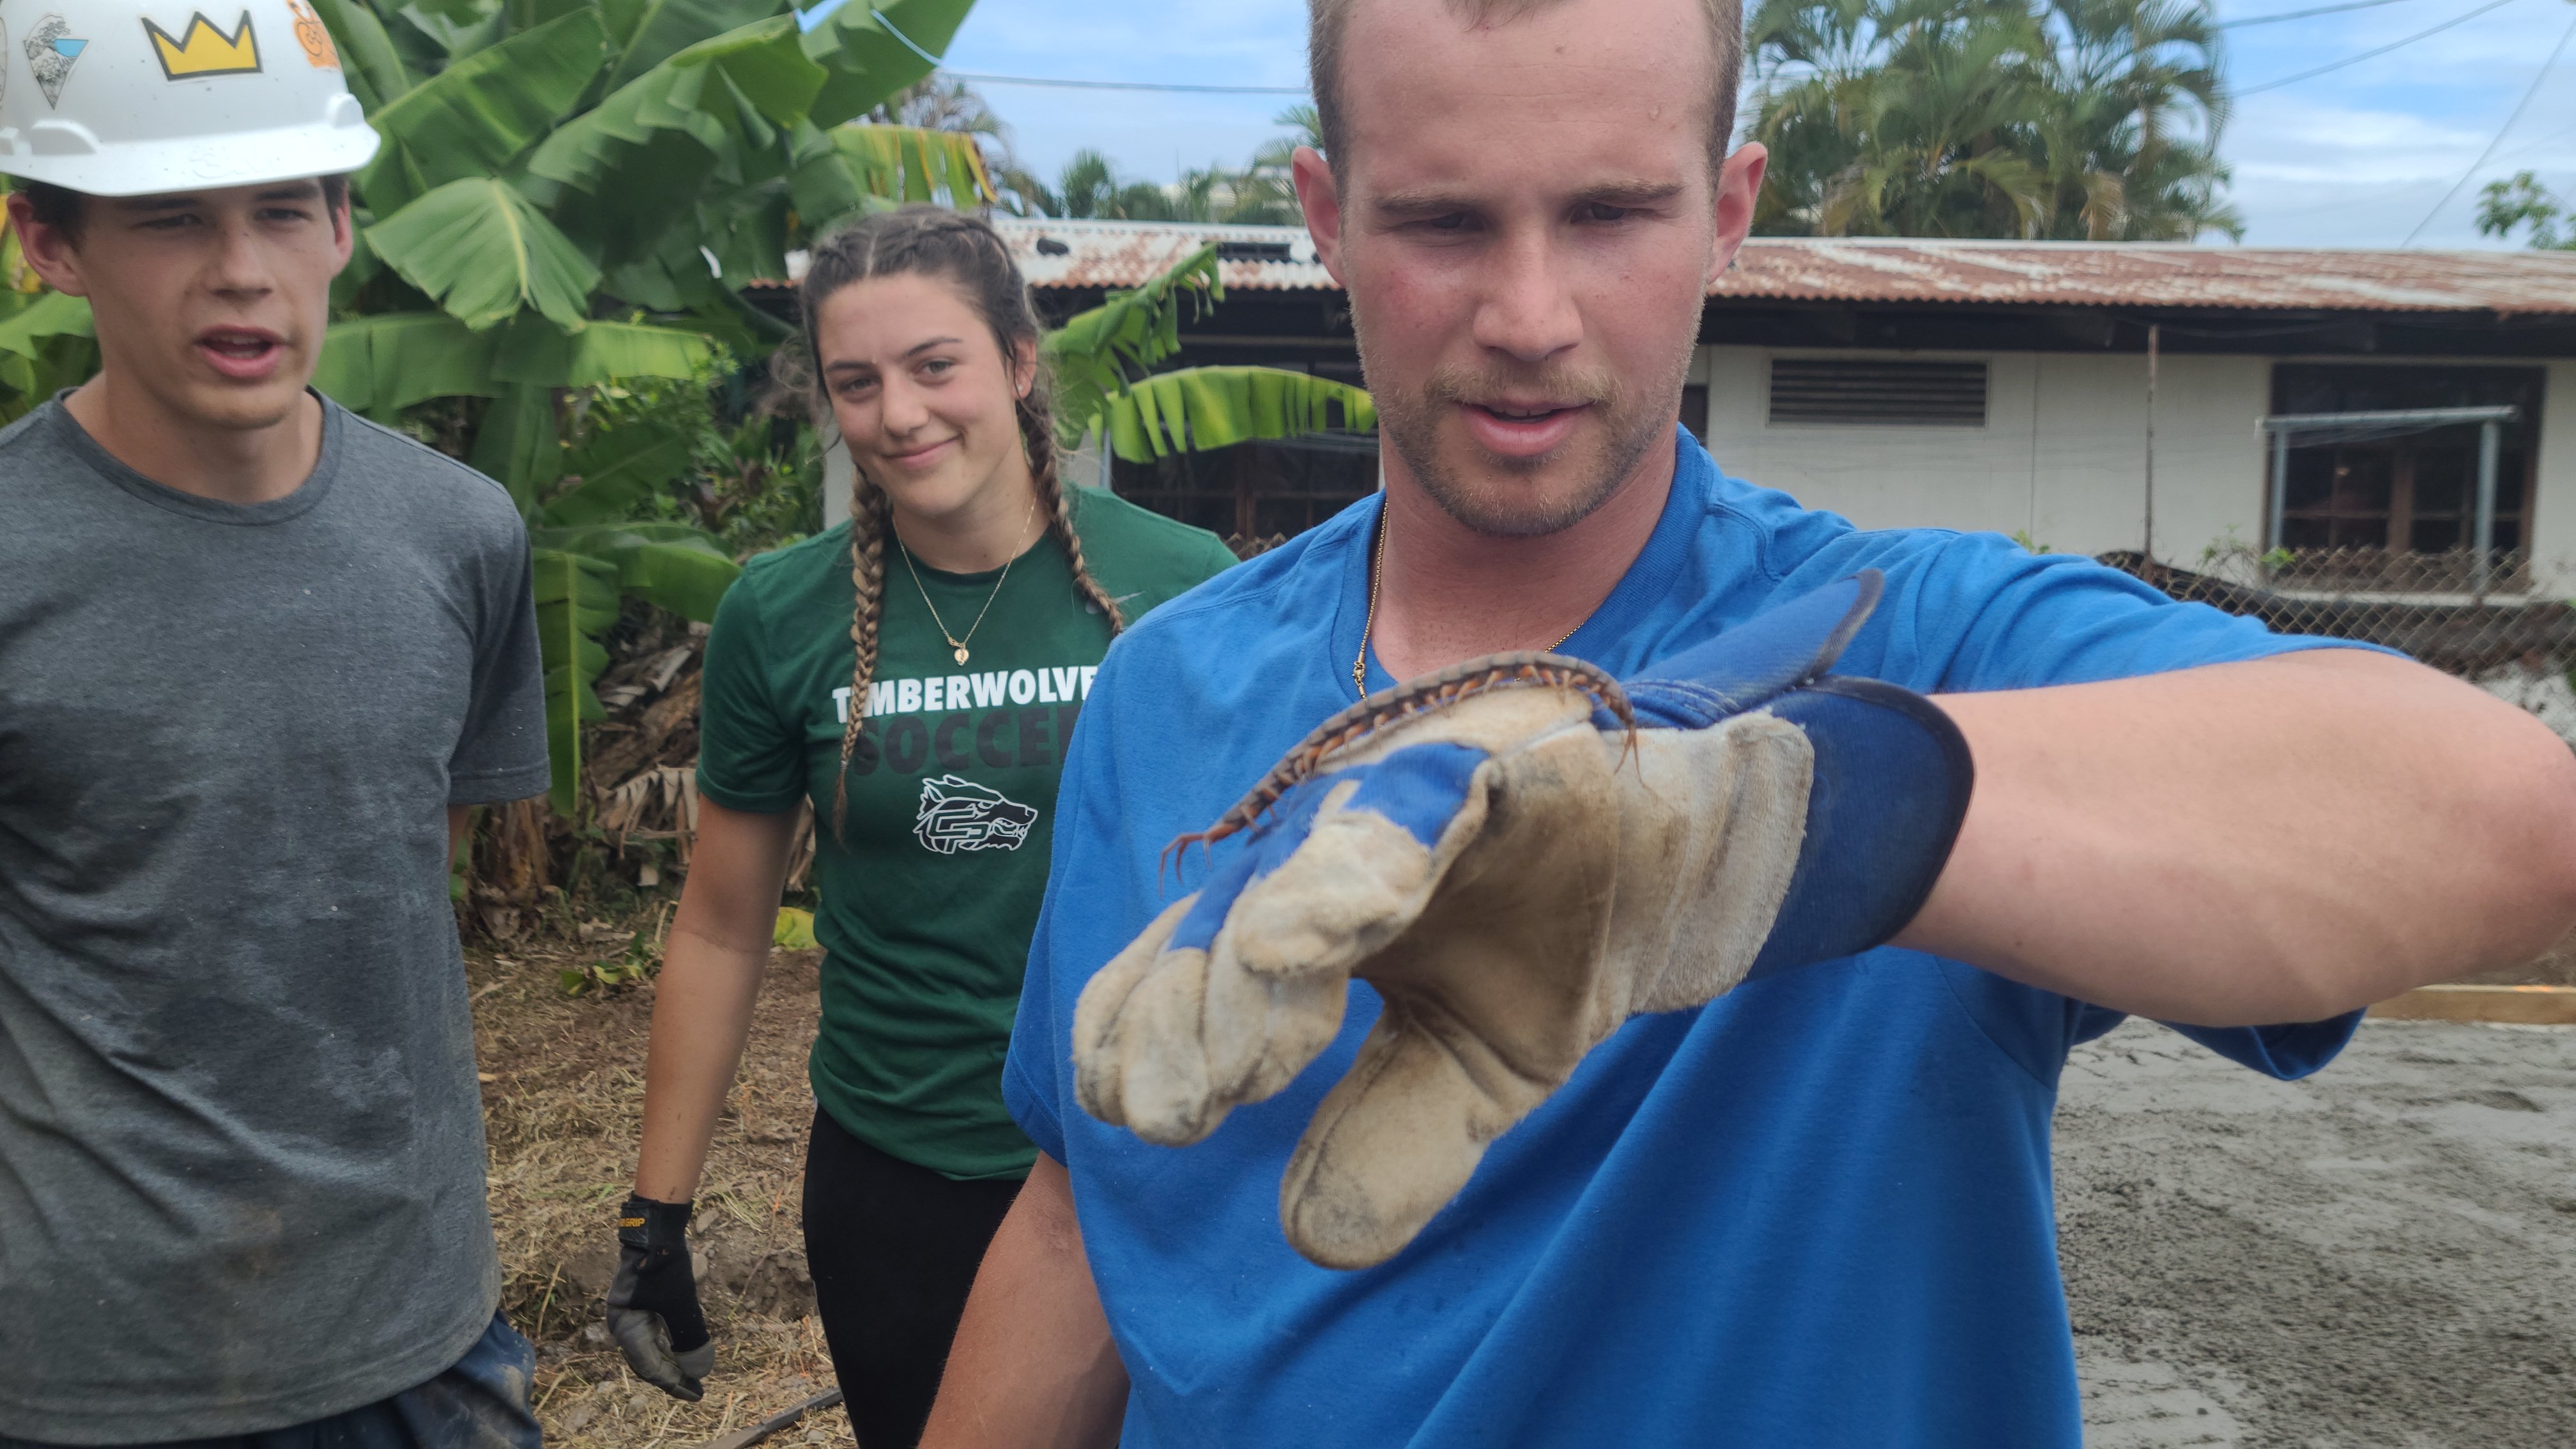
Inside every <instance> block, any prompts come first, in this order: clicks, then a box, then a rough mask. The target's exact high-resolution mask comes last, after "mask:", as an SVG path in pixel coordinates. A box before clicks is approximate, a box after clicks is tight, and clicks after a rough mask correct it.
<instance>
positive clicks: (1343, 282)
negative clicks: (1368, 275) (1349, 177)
mask: <svg viewBox="0 0 2576 1449" xmlns="http://www.w3.org/2000/svg"><path fill="white" fill-rule="evenodd" d="M1288 177H1289V180H1290V181H1292V182H1294V183H1295V184H1296V187H1297V207H1298V209H1299V210H1300V211H1303V212H1304V213H1305V214H1306V235H1307V236H1309V237H1312V238H1313V239H1314V242H1315V260H1317V261H1319V262H1322V263H1323V264H1324V270H1325V272H1327V273H1328V274H1330V275H1331V277H1332V279H1333V282H1334V284H1335V285H1337V286H1340V287H1344V288H1348V287H1349V285H1350V283H1349V280H1348V279H1347V278H1345V277H1344V276H1343V275H1342V197H1341V191H1340V188H1339V187H1338V186H1336V185H1335V184H1334V181H1333V168H1332V167H1331V166H1330V165H1329V164H1327V163H1326V162H1325V160H1324V153H1322V152H1321V151H1318V150H1316V149H1315V148H1314V147H1312V146H1300V147H1298V148H1297V154H1296V155H1295V156H1294V157H1293V158H1291V159H1290V161H1289V162H1288Z"/></svg>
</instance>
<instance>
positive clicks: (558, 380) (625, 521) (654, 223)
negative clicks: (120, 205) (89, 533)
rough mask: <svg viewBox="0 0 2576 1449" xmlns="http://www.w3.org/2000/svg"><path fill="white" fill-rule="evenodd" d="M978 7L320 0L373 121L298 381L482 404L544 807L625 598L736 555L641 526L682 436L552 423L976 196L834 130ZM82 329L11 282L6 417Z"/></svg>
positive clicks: (390, 413)
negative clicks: (543, 736)
mask: <svg viewBox="0 0 2576 1449" xmlns="http://www.w3.org/2000/svg"><path fill="white" fill-rule="evenodd" d="M973 3H974V0H872V3H861V4H851V5H844V6H842V7H840V8H839V9H838V10H835V11H834V12H833V13H832V14H831V15H829V16H828V17H826V18H824V19H823V20H821V21H820V22H818V23H816V24H815V25H813V27H812V28H810V29H806V28H803V27H801V26H800V24H799V17H798V15H797V12H796V8H795V7H794V6H793V5H791V4H790V3H789V0H314V9H315V11H316V13H317V14H318V15H319V16H320V18H321V20H322V22H323V23H324V24H325V25H326V26H327V27H329V29H330V31H331V34H332V38H333V40H334V41H335V43H336V44H337V46H338V49H339V53H340V55H341V56H342V57H343V58H344V65H345V66H346V70H345V72H344V73H345V75H346V76H347V79H348V83H349V87H350V90H351V91H352V93H353V94H355V95H356V96H357V98H358V100H359V103H360V104H361V105H362V106H364V107H365V108H366V111H367V114H368V119H369V121H370V122H371V123H372V124H373V125H374V126H375V128H376V131H377V133H378V135H379V136H381V137H382V139H383V145H382V148H381V149H380V150H379V151H378V153H377V155H376V157H375V159H374V160H373V161H371V162H370V163H369V164H368V165H367V166H366V168H365V169H364V170H362V171H360V172H359V173H358V174H357V175H356V176H354V177H352V178H351V182H352V193H353V197H352V200H353V208H354V211H353V219H354V220H355V222H356V223H357V232H358V234H357V242H356V247H355V249H354V254H353V256H352V258H351V262H350V265H349V267H348V268H347V270H346V271H345V272H344V273H343V275H342V276H341V278H340V280H339V282H338V283H337V284H336V285H335V286H334V289H333V305H334V319H335V320H334V322H333V325H332V326H331V328H330V331H329V333H328V335H327V338H326V341H325V345H324V348H323V353H322V356H321V359H320V365H319V367H318V369H317V372H316V375H315V379H314V381H315V385H316V386H317V387H319V388H320V389H321V390H322V391H324V392H325V393H327V394H329V395H330V396H332V397H333V398H335V399H337V400H338V401H339V402H340V403H341V404H342V405H344V406H346V407H349V408H351V409H353V410H355V411H359V412H363V413H366V414H368V415H369V416H371V417H374V418H376V419H378V420H380V421H385V422H391V421H394V420H395V419H396V418H397V417H398V416H399V415H401V414H402V413H403V412H404V410H406V409H409V408H413V407H415V406H418V405H420V404H423V403H429V402H434V401H438V400H441V399H480V400H482V401H481V402H480V403H479V404H477V405H475V406H476V408H477V410H478V412H479V418H478V421H477V422H476V425H475V428H474V431H473V435H472V437H471V440H470V444H469V446H468V449H467V457H468V461H470V462H471V463H473V464H474V465H475V466H476V467H478V468H480V469H481V470H483V471H484V472H486V473H488V474H490V475H491V476H492V477H494V478H496V479H498V480H500V481H501V482H502V483H503V484H504V485H505V486H506V487H508V488H509V490H510V492H511V495H512V497H513V498H515V499H516V500H517V501H518V504H519V507H520V511H521V513H522V514H523V515H524V516H525V517H526V518H527V520H528V524H529V530H530V538H531V540H532V542H533V543H534V544H535V546H536V550H537V553H536V559H537V590H538V594H537V597H538V611H539V619H540V626H541V631H542V632H541V637H542V640H543V644H544V649H545V656H546V658H545V663H546V668H547V679H548V689H547V696H548V697H547V707H548V723H549V728H550V732H551V738H552V740H553V745H554V749H553V757H554V781H553V784H554V789H553V799H554V804H555V806H556V808H557V809H558V810H559V811H563V812H565V813H571V812H573V811H575V810H576V809H577V808H578V805H579V790H578V786H579V781H580V763H581V760H580V725H581V723H582V722H583V721H585V720H588V719H592V718H596V717H597V716H598V715H599V713H600V709H599V702H598V699H597V697H596V696H595V695H594V694H592V692H591V681H592V680H594V679H596V678H597V676H598V674H599V672H600V670H601V669H602V668H603V667H604V666H605V664H606V654H605V652H604V650H602V648H601V647H600V645H599V642H598V637H599V633H600V631H601V630H603V629H605V628H606V627H607V626H608V625H609V624H610V623H612V622H613V621H614V620H615V618H616V616H617V607H618V603H619V600H620V599H621V598H624V597H636V598H642V599H645V600H648V601H650V602H653V603H656V604H659V605H661V606H663V607H666V608H671V609H674V610H677V611H678V612H680V613H682V614H684V615H687V616H688V617H690V618H693V619H699V620H705V619H709V618H712V617H713V614H714V610H715V602H716V600H717V599H718V598H719V597H721V595H722V594H723V591H724V586H725V585H726V584H727V583H729V582H731V580H732V578H733V575H734V573H735V567H734V565H733V563H732V561H731V560H730V559H728V558H727V557H726V556H725V554H724V552H723V550H722V549H721V547H719V546H718V545H717V544H716V542H715V540H714V539H713V538H712V537H710V536H708V535H706V534H704V533H703V532H700V531H699V530H696V529H692V528H688V527H686V526H684V525H680V524H674V523H667V522H659V521H653V520H652V519H650V517H649V516H648V515H649V509H647V508H646V506H645V505H646V504H647V502H648V501H649V499H650V498H651V496H652V495H653V494H654V493H656V492H657V491H658V490H660V489H661V488H663V487H664V486H666V485H667V484H668V483H669V482H670V481H671V480H673V479H675V478H677V477H679V476H681V475H682V474H683V473H684V472H685V471H686V470H687V468H688V467H689V465H690V452H691V448H690V443H689V440H685V439H678V440H675V439H672V438H667V437H658V436H653V435H652V430H651V429H649V428H637V427H629V428H627V429H624V430H622V431H619V432H611V433H607V434H603V435H602V436H601V437H599V438H595V439H591V440H588V441H582V442H578V443H576V442H575V441H574V440H568V439H566V438H565V437H564V436H563V435H562V430H561V420H562V418H563V417H564V416H565V415H566V414H567V411H568V410H567V408H566V406H565V403H566V400H567V397H568V394H569V393H570V391H571V390H573V389H579V388H584V387H591V386H598V385H605V384H613V383H616V382H619V381H621V380H631V379H639V378H672V379H687V378H691V377H695V376H699V375H702V374H703V371H704V370H705V369H706V367H707V366H708V365H709V359H710V357H711V356H712V355H713V345H714V344H715V343H717V342H724V343H730V344H732V345H733V346H734V347H735V348H736V349H737V350H738V351H743V352H752V353H757V352H758V351H764V350H766V348H767V347H768V346H769V345H772V344H774V342H775V341H776V340H778V339H779V338H780V337H783V336H784V334H785V329H784V328H783V327H781V326H779V324H777V323H775V322H773V321H771V320H770V319H768V318H767V317H766V316H764V315H763V314H761V313H760V312H758V311H757V310H756V309H754V308H752V307H751V306H749V305H748V304H747V303H746V302H745V301H744V300H743V298H742V295H741V289H742V288H743V287H744V286H745V285H747V284H749V283H751V282H753V281H756V280H775V279H783V278H784V277H785V276H786V260H787V253H788V251H789V250H790V249H791V248H793V247H796V246H798V245H800V244H802V243H803V242H804V241H805V240H806V239H807V238H808V237H810V236H811V235H812V234H813V233H814V232H816V231H817V230H819V229H821V228H822V227H825V226H827V225H829V224H830V223H832V222H834V221H836V220H838V219H840V218H841V217H844V216H847V215H850V214H853V213H856V212H860V211H863V210H866V209H868V208H870V207H871V206H881V205H885V204H888V203H891V202H897V201H904V200H937V201H945V202H947V203H949V204H951V205H978V204H986V203H989V202H990V201H991V200H993V191H992V186H991V182H990V180H989V179H988V178H987V177H986V175H985V173H984V167H983V157H982V153H981V151H980V150H979V149H978V148H977V146H976V144H975V141H974V138H972V137H971V136H962V135H950V134H944V133H934V132H918V131H909V130H906V129H904V128H898V127H883V126H853V125H851V124H849V123H851V122H853V121H856V120H857V119H858V118H859V117H861V116H863V115H865V114H866V113H867V112H868V111H870V110H871V109H873V108H874V107H876V106H877V105H879V104H880V103H882V102H883V101H885V100H886V99H888V98H889V97H891V96H893V95H895V94H896V93H898V92H900V91H901V90H902V89H903V88H905V87H906V86H909V85H911V84H912V83H913V82H915V81H917V80H920V79H921V78H922V77H923V76H925V75H927V74H928V73H929V71H930V69H931V66H932V62H931V61H930V59H929V58H928V54H929V53H935V52H936V51H939V50H943V49H945V48H946V46H947V44H948V42H949V40H950V39H951V38H952V37H953V36H954V35H955V34H956V31H957V27H958V25H959V24H960V23H961V22H963V21H964V19H965V17H966V14H967V12H968V11H969V10H970V9H971V8H972V7H973ZM12 242H14V239H12ZM11 259H12V258H9V257H0V263H5V262H6V261H8V260H11ZM13 271H14V269H13ZM13 281H14V276H13ZM89 332H90V322H89V312H88V307H87V305H86V304H85V303H82V302H80V301H78V300H77V299H74V298H68V297H60V296H55V295H51V294H41V293H40V294H37V295H33V296H30V295H28V294H27V293H26V292H25V291H21V290H19V289H18V288H17V287H15V286H14V285H13V286H12V287H11V288H9V289H8V290H7V291H6V292H5V293H0V389H6V395H5V396H0V410H6V409H11V408H14V410H15V411H24V410H25V409H26V408H27V407H29V406H32V405H33V403H34V402H35V401H37V400H40V399H42V398H43V397H44V396H46V395H47V394H48V393H50V392H51V391H52V390H54V389H55V388H56V387H59V386H63V385H66V384H68V383H74V382H78V381H81V380H82V379H84V378H85V377H87V376H88V375H89V373H90V372H91V371H94V370H95V368H96V365H97V363H96V348H95V345H94V343H92V342H91V341H90V337H89Z"/></svg>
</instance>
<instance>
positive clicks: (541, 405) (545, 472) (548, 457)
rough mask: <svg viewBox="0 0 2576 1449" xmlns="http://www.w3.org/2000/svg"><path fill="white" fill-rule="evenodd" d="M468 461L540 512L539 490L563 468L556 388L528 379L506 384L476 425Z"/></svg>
mask: <svg viewBox="0 0 2576 1449" xmlns="http://www.w3.org/2000/svg"><path fill="white" fill-rule="evenodd" d="M465 461H467V462H468V463H471V464H473V465H474V467H475V469H476V471H478V472H480V473H481V474H482V475H483V476H484V477H486V478H490V479H493V480H495V481H497V482H499V483H500V484H501V486H502V487H504V488H507V489H509V490H510V500H511V501H512V502H514V503H516V504H518V505H519V512H520V513H521V514H522V515H525V514H528V513H532V512H534V511H535V509H536V501H537V497H538V495H539V494H540V493H541V492H542V491H543V490H544V489H545V486H546V485H547V484H549V483H551V482H553V481H554V480H555V478H556V477H557V476H558V475H559V474H560V473H561V471H562V468H563V445H562V444H561V443H560V442H559V441H557V433H556V431H555V394H554V389H552V388H548V387H530V386H527V385H525V384H522V385H519V386H516V387H509V388H504V389H502V392H501V395H500V396H499V397H497V398H494V399H493V400H492V405H491V406H490V407H488V408H485V409H484V410H483V421H482V422H481V424H480V425H478V426H477V427H476V428H475V430H474V450H473V451H472V452H471V453H469V454H468V455H467V456H466V460H465Z"/></svg>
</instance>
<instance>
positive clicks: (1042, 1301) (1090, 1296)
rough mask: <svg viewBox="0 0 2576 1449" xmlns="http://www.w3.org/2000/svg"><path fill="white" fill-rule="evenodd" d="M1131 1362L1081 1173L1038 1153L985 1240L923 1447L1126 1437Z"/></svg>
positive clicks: (1023, 1445)
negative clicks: (1094, 1277) (1079, 1209)
mask: <svg viewBox="0 0 2576 1449" xmlns="http://www.w3.org/2000/svg"><path fill="white" fill-rule="evenodd" d="M1126 1403H1127V1369H1126V1366H1125V1365H1124V1364H1122V1363H1120V1362H1119V1359H1118V1349H1117V1346H1116V1345H1115V1344H1113V1343H1112V1342H1111V1341H1110V1338H1109V1321H1108V1319H1106V1318H1105V1317H1103V1316H1102V1314H1101V1311H1100V1293H1099V1290H1098V1289H1097V1288H1096V1287H1094V1286H1093V1284H1092V1281H1091V1264H1090V1263H1089V1261H1088V1260H1086V1259H1085V1258H1084V1257H1083V1253H1082V1233H1081V1230H1080V1229H1079V1228H1077V1227H1076V1226H1075V1224H1074V1217H1073V1181H1072V1179H1071V1178H1070V1177H1069V1176H1067V1175H1066V1173H1065V1170H1064V1164H1062V1163H1060V1162H1058V1161H1056V1160H1055V1159H1054V1158H1052V1157H1049V1156H1047V1155H1046V1154H1045V1153H1043V1152H1041V1153H1039V1154H1038V1160H1037V1166H1035V1167H1034V1168H1032V1169H1030V1171H1029V1180H1028V1184H1027V1185H1026V1186H1025V1187H1022V1188H1021V1189H1020V1195H1019V1197H1018V1198H1017V1199H1016V1200H1014V1201H1013V1202H1012V1204H1011V1211H1010V1215H1009V1216H1007V1217H1005V1218H1003V1219H1002V1228H1001V1231H1000V1232H998V1233H996V1234H994V1235H993V1245H992V1247H990V1248H988V1249H986V1250H985V1253H984V1266H983V1267H982V1268H981V1269H980V1270H979V1271H977V1273H976V1274H975V1291H974V1293H973V1294H972V1296H970V1297H968V1298H967V1300H966V1318H965V1321H964V1322H962V1323H960V1324H959V1325H958V1327H957V1342H956V1344H955V1345H954V1346H953V1347H952V1348H950V1349H949V1352H948V1372H947V1373H946V1374H945V1375H943V1376H942V1377H941V1378H940V1381H939V1402H938V1403H937V1404H936V1405H935V1406H933V1407H932V1409H931V1411H930V1426H929V1428H928V1429H927V1430H926V1431H925V1432H924V1435H923V1438H922V1441H921V1442H922V1445H923V1449H984V1446H992V1449H1004V1446H1007V1449H1081V1446H1085V1445H1100V1446H1107V1445H1111V1444H1115V1443H1117V1442H1118V1422H1119V1417H1120V1415H1121V1413H1122V1412H1123V1411H1124V1409H1125V1407H1126Z"/></svg>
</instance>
